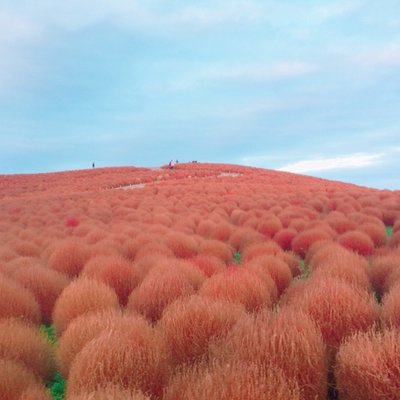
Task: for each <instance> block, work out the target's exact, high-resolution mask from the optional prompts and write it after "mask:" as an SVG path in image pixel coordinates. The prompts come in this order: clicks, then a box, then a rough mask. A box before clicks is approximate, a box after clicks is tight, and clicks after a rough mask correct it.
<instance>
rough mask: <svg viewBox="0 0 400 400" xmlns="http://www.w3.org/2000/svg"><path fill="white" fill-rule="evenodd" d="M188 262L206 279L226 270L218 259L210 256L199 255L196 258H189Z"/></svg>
mask: <svg viewBox="0 0 400 400" xmlns="http://www.w3.org/2000/svg"><path fill="white" fill-rule="evenodd" d="M190 261H191V262H192V263H193V264H194V265H196V266H197V267H198V268H199V269H200V270H201V271H202V272H203V273H204V274H205V275H206V276H207V277H210V276H212V275H214V274H216V273H218V272H223V271H225V270H226V265H225V263H224V262H223V261H222V260H221V259H220V258H217V257H215V256H212V255H201V254H199V255H198V256H196V257H193V258H191V259H190Z"/></svg>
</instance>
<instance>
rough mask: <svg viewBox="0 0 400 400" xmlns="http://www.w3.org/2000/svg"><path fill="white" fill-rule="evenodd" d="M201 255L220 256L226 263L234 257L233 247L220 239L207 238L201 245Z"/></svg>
mask: <svg viewBox="0 0 400 400" xmlns="http://www.w3.org/2000/svg"><path fill="white" fill-rule="evenodd" d="M199 255H211V256H215V257H218V258H219V259H221V260H222V261H223V262H224V263H229V262H231V261H232V258H233V251H232V248H231V247H230V246H229V245H227V244H225V243H222V242H220V241H219V240H215V239H213V240H205V241H204V242H202V243H201V244H200V246H199Z"/></svg>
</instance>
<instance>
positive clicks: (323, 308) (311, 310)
mask: <svg viewBox="0 0 400 400" xmlns="http://www.w3.org/2000/svg"><path fill="white" fill-rule="evenodd" d="M286 304H290V305H293V306H295V307H296V308H298V309H301V310H303V311H304V312H305V313H307V314H308V315H309V316H310V317H311V318H312V319H313V320H314V322H315V323H316V324H317V326H318V327H319V328H320V330H321V333H322V336H323V338H324V340H325V342H326V344H327V345H329V346H330V347H331V348H332V349H333V350H334V349H336V348H338V346H339V345H340V343H341V342H342V341H343V340H344V339H345V338H346V337H348V336H351V335H352V334H354V333H355V332H358V331H365V330H367V329H369V328H370V327H371V326H372V325H373V324H374V323H376V322H377V320H378V308H377V304H376V303H375V299H374V297H373V296H372V295H371V294H368V293H366V292H365V291H362V290H360V289H357V288H355V287H353V286H350V285H349V284H347V283H345V282H343V281H340V280H337V279H332V278H329V277H323V278H320V279H317V280H316V281H312V282H311V283H310V284H309V285H307V288H306V290H302V291H299V292H298V293H297V295H293V296H291V298H290V299H288V300H287V301H286Z"/></svg>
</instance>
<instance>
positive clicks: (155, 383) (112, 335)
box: [67, 329, 168, 399]
mask: <svg viewBox="0 0 400 400" xmlns="http://www.w3.org/2000/svg"><path fill="white" fill-rule="evenodd" d="M167 378H168V370H167V365H166V362H165V356H164V352H163V351H162V349H161V348H160V346H159V341H158V340H157V339H156V337H155V336H154V335H150V336H145V335H142V334H138V332H131V331H130V330H129V329H125V330H123V331H122V330H111V331H104V332H103V333H102V334H101V335H100V336H98V337H97V338H95V339H93V340H92V341H90V342H89V343H88V344H87V345H86V346H85V347H84V348H83V349H82V350H81V351H80V352H79V354H78V355H77V356H76V357H75V359H74V361H73V363H72V365H71V370H70V373H69V378H68V385H67V399H69V398H70V397H72V396H75V395H78V394H81V393H87V392H89V393H90V392H91V391H96V390H99V389H101V388H104V387H107V386H109V385H117V386H121V387H123V388H124V389H126V390H141V391H142V392H143V393H145V394H148V395H151V397H153V396H154V398H159V397H158V396H160V394H161V392H162V390H163V387H164V386H165V383H166V380H167Z"/></svg>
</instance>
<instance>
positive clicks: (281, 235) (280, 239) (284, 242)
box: [274, 228, 297, 250]
mask: <svg viewBox="0 0 400 400" xmlns="http://www.w3.org/2000/svg"><path fill="white" fill-rule="evenodd" d="M296 235H297V231H296V229H293V228H284V229H281V230H279V231H278V232H277V233H276V234H275V235H274V241H275V242H276V243H278V244H279V246H281V247H282V249H283V250H290V249H291V248H292V240H293V239H294V237H295V236H296Z"/></svg>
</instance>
